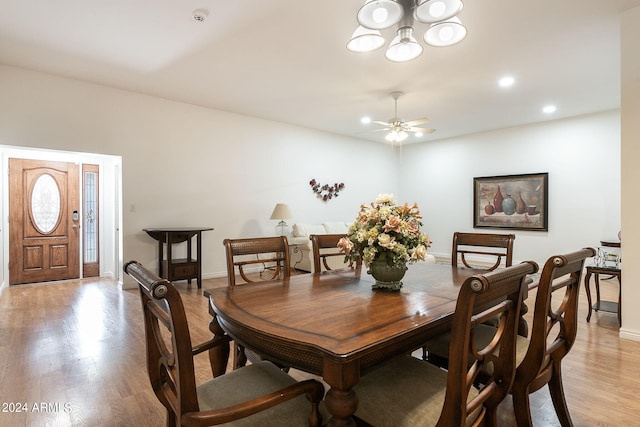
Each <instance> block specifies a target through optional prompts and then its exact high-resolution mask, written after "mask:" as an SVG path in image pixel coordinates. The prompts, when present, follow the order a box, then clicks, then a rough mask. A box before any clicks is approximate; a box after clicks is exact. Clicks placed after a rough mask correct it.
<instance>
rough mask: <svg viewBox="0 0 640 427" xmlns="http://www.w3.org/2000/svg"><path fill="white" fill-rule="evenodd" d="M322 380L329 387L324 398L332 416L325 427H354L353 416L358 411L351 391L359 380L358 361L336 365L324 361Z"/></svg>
mask: <svg viewBox="0 0 640 427" xmlns="http://www.w3.org/2000/svg"><path fill="white" fill-rule="evenodd" d="M322 378H323V379H324V380H325V381H326V382H327V384H329V386H330V387H331V388H330V389H329V391H327V394H326V395H325V398H324V402H325V405H326V407H327V410H328V411H329V412H330V413H331V415H332V418H331V419H330V420H328V422H327V424H326V425H327V426H329V427H347V426H348V427H354V426H356V422H355V420H354V419H353V415H354V414H355V412H356V409H358V397H357V396H356V392H355V391H353V386H355V385H356V384H357V383H358V380H359V379H360V364H359V363H358V361H352V362H348V363H338V362H334V361H332V360H328V359H325V360H324V362H323V369H322Z"/></svg>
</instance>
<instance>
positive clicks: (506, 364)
mask: <svg viewBox="0 0 640 427" xmlns="http://www.w3.org/2000/svg"><path fill="white" fill-rule="evenodd" d="M536 271H538V265H537V264H536V263H535V262H533V261H527V262H524V263H522V264H518V265H514V266H511V267H508V268H505V269H501V270H496V271H493V272H487V273H485V274H477V275H474V276H471V277H469V278H468V279H467V280H465V282H464V283H463V284H462V286H461V288H460V292H459V296H458V300H457V303H456V308H455V314H454V316H453V322H452V325H451V326H452V331H451V334H452V340H451V343H452V344H451V349H450V355H451V357H450V360H449V370H448V372H447V371H444V370H442V369H439V368H437V367H435V366H434V365H431V364H429V363H425V362H423V361H421V360H420V359H417V358H415V357H412V356H410V355H404V356H400V357H397V358H394V359H392V360H390V361H389V362H387V363H385V364H384V365H381V366H379V367H377V368H373V369H372V370H371V371H370V372H368V373H367V372H365V373H364V375H363V376H362V378H361V379H360V381H359V382H358V384H356V386H355V388H354V389H355V392H356V395H357V396H358V399H359V402H360V403H359V406H358V410H357V411H356V416H357V417H358V418H360V419H361V420H363V421H364V422H366V423H369V424H371V425H376V426H394V427H403V426H407V427H414V426H439V427H445V426H446V427H461V426H467V425H474V426H476V425H485V426H495V425H496V424H497V416H496V408H497V406H498V405H499V404H500V402H501V401H502V400H503V399H504V397H505V396H506V395H507V394H508V393H509V389H510V388H511V384H512V383H513V378H514V375H515V341H516V330H517V324H518V318H519V315H520V306H521V304H522V298H523V295H524V292H525V291H526V286H527V285H526V280H525V279H526V276H527V274H530V273H535V272H536ZM497 315H500V322H499V325H498V327H497V328H495V329H494V336H493V339H492V341H491V342H490V343H489V344H487V345H482V346H478V343H477V342H476V341H475V340H474V339H473V335H474V330H475V328H477V327H478V326H479V325H481V324H482V322H484V321H485V320H486V319H488V318H490V317H492V316H497ZM487 365H490V366H492V367H493V369H492V370H491V377H490V378H489V379H488V380H487V381H486V382H485V385H484V387H482V388H480V389H477V388H475V387H474V386H473V385H474V383H476V378H477V375H478V374H479V373H480V372H481V371H482V368H483V367H485V366H487ZM482 423H484V424H482Z"/></svg>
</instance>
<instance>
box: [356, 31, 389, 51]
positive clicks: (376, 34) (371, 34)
mask: <svg viewBox="0 0 640 427" xmlns="http://www.w3.org/2000/svg"><path fill="white" fill-rule="evenodd" d="M382 46H384V37H382V34H380V31H378V30H370V29H368V28H365V27H363V26H362V25H358V28H356V30H355V31H354V32H353V35H352V36H351V40H349V43H347V49H349V50H350V51H353V52H373V51H374V50H376V49H380V48H381V47H382Z"/></svg>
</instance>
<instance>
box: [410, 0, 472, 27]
mask: <svg viewBox="0 0 640 427" xmlns="http://www.w3.org/2000/svg"><path fill="white" fill-rule="evenodd" d="M463 7H464V5H463V3H462V1H461V0H423V1H421V2H420V3H419V4H418V6H417V7H416V8H415V12H414V16H415V18H416V19H417V20H418V21H420V22H425V23H427V24H433V23H434V22H441V21H446V20H447V19H449V18H453V17H454V16H456V15H457V14H458V13H460V11H461V10H462V8H463Z"/></svg>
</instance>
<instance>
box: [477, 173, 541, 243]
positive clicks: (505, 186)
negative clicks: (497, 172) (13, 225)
mask: <svg viewBox="0 0 640 427" xmlns="http://www.w3.org/2000/svg"><path fill="white" fill-rule="evenodd" d="M548 189H549V174H548V173H546V172H545V173H531V174H524V175H505V176H488V177H482V178H473V227H474V228H481V227H488V228H510V229H521V230H537V231H547V230H548V228H549V224H548V222H549V216H548V211H549V209H548V206H547V201H548Z"/></svg>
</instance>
